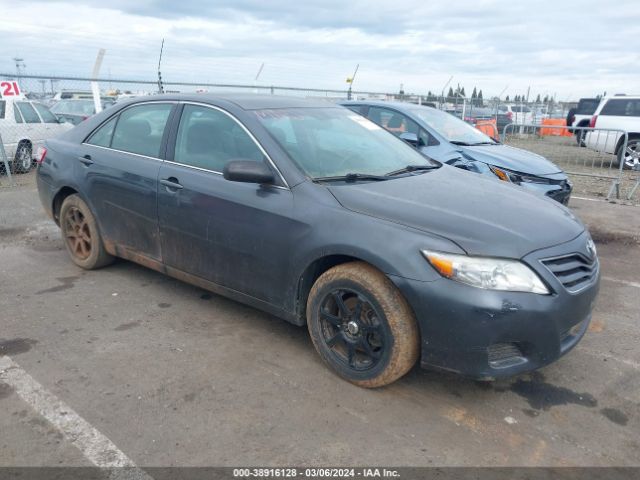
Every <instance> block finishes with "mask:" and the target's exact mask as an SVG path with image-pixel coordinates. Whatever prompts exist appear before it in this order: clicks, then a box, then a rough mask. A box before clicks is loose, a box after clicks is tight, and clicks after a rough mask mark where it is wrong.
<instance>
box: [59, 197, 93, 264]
mask: <svg viewBox="0 0 640 480" xmlns="http://www.w3.org/2000/svg"><path fill="white" fill-rule="evenodd" d="M63 221H64V222H65V228H64V232H65V235H64V236H65V239H66V241H67V245H68V248H69V251H71V252H72V254H73V255H74V256H75V257H78V258H79V259H81V260H86V259H87V258H88V257H89V255H90V254H91V230H89V224H87V221H86V219H85V218H84V215H83V214H82V212H81V211H80V209H79V208H78V207H71V208H69V209H68V210H67V212H66V215H65V217H64V219H63Z"/></svg>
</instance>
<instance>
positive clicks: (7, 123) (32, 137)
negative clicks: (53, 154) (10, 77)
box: [0, 82, 73, 173]
mask: <svg viewBox="0 0 640 480" xmlns="http://www.w3.org/2000/svg"><path fill="white" fill-rule="evenodd" d="M5 84H7V85H5ZM71 128H73V125H71V124H68V123H60V121H59V120H58V119H57V118H56V116H55V115H54V114H53V113H51V111H49V109H48V108H47V107H45V106H44V105H43V104H41V103H38V102H32V101H29V100H27V99H26V98H25V97H24V96H22V95H21V94H20V90H19V88H18V85H17V83H16V82H0V138H1V140H2V144H3V145H4V151H5V153H6V155H7V160H8V161H9V163H11V164H13V168H12V170H13V171H14V172H17V173H25V172H28V171H29V170H30V169H31V165H32V162H33V159H34V155H35V154H36V153H37V151H38V147H40V146H41V145H43V144H44V141H45V140H47V139H49V138H53V137H56V136H58V135H59V134H61V133H62V132H66V131H67V130H70V129H71ZM0 164H2V156H1V155H0Z"/></svg>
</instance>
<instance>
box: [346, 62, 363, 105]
mask: <svg viewBox="0 0 640 480" xmlns="http://www.w3.org/2000/svg"><path fill="white" fill-rule="evenodd" d="M359 67H360V64H359V63H358V64H357V65H356V69H355V71H354V72H353V75H352V76H351V78H347V83H348V84H349V90H347V100H351V87H353V81H354V80H355V79H356V73H358V68H359Z"/></svg>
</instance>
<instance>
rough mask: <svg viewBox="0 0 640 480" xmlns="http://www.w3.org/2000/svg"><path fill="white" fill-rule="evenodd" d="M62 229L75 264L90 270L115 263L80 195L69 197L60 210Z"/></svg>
mask: <svg viewBox="0 0 640 480" xmlns="http://www.w3.org/2000/svg"><path fill="white" fill-rule="evenodd" d="M60 228H61V230H62V236H63V239H64V244H65V246H66V247H67V251H68V252H69V255H70V256H71V260H73V262H74V263H75V264H76V265H78V266H80V267H82V268H86V269H88V270H91V269H93V268H100V267H103V266H105V265H108V264H109V263H111V262H112V261H113V257H112V256H111V255H109V254H108V253H107V252H106V250H105V249H104V245H103V243H102V238H100V232H99V231H98V225H97V223H96V220H95V218H94V216H93V214H92V213H91V210H89V207H88V206H87V204H86V203H85V202H84V201H83V200H82V199H81V198H80V197H79V196H78V195H69V196H68V197H67V198H65V200H64V202H62V207H61V208H60Z"/></svg>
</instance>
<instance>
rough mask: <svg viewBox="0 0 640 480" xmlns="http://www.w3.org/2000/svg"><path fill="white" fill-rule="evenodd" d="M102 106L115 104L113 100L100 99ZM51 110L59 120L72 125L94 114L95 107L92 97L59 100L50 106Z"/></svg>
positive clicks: (106, 106)
mask: <svg viewBox="0 0 640 480" xmlns="http://www.w3.org/2000/svg"><path fill="white" fill-rule="evenodd" d="M101 101H102V108H103V109H105V108H108V107H110V106H112V105H114V104H115V101H111V100H106V101H105V100H104V99H102V100H101ZM51 111H52V112H53V113H54V114H55V115H56V117H58V118H59V119H60V120H63V121H65V122H69V123H71V124H72V125H78V124H79V123H80V122H83V121H84V120H86V119H87V118H89V117H90V116H91V115H95V113H96V107H95V103H94V102H93V99H91V100H78V99H72V100H60V101H59V102H58V103H56V104H55V105H53V106H52V107H51Z"/></svg>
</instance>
